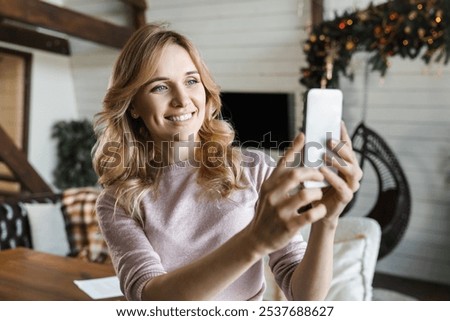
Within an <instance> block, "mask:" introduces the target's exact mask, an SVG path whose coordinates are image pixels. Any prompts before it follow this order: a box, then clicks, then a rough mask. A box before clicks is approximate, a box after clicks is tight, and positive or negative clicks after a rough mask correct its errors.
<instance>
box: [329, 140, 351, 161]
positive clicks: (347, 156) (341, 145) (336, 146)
mask: <svg viewBox="0 0 450 321" xmlns="http://www.w3.org/2000/svg"><path fill="white" fill-rule="evenodd" d="M328 144H329V148H330V149H328V150H327V153H332V154H335V155H338V156H339V157H341V158H343V159H344V160H346V161H348V162H352V163H353V162H357V161H358V160H357V159H356V155H355V153H354V152H353V150H352V148H351V145H348V144H346V143H345V142H344V141H342V140H331V141H330V142H329V143H328Z"/></svg>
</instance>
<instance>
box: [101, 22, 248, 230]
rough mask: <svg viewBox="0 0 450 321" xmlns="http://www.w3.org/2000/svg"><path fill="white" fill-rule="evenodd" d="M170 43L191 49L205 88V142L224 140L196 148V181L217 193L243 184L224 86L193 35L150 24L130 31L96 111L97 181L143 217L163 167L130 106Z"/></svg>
mask: <svg viewBox="0 0 450 321" xmlns="http://www.w3.org/2000/svg"><path fill="white" fill-rule="evenodd" d="M171 44H177V45H179V46H181V47H183V48H184V49H185V50H186V51H187V52H188V53H189V55H190V57H191V59H192V61H193V62H194V64H195V66H196V67H197V69H198V72H199V74H200V78H201V80H202V83H203V86H204V88H205V92H206V116H205V120H204V122H203V125H202V126H201V128H200V131H199V137H200V139H201V146H205V147H211V146H210V145H211V144H209V143H210V142H213V143H214V144H215V145H216V146H217V144H219V146H221V148H208V150H207V151H205V150H204V148H197V149H196V151H195V156H196V157H195V158H196V159H197V160H201V161H200V162H199V175H198V183H199V184H200V185H202V186H204V187H205V190H209V191H213V192H214V193H213V194H215V195H216V196H217V197H227V196H229V195H230V194H231V192H232V191H233V190H235V189H240V188H243V187H244V185H243V184H241V177H242V175H241V174H242V170H241V167H240V161H241V155H240V152H239V151H238V150H236V149H235V148H233V147H232V142H233V140H234V135H235V133H234V130H233V128H232V127H231V126H230V124H228V123H227V122H226V121H224V120H221V119H219V118H218V115H219V114H220V110H221V99H220V90H219V87H218V85H217V84H216V83H215V82H214V80H213V78H212V76H211V74H210V72H209V70H208V68H207V67H206V65H205V63H204V62H203V60H202V59H201V57H200V54H199V53H198V51H197V49H196V48H195V46H194V45H193V44H192V42H191V41H190V40H189V39H187V38H186V37H184V36H183V35H181V34H179V33H177V32H174V31H171V30H168V29H167V28H166V27H165V26H162V25H146V26H144V27H142V28H140V29H139V30H137V31H136V32H135V33H134V34H133V35H132V37H131V38H130V39H129V40H128V42H127V43H126V44H125V46H124V48H123V50H122V52H121V53H120V55H119V57H118V58H117V61H116V63H115V66H114V69H113V73H112V77H111V80H110V85H109V88H108V90H107V92H106V95H105V97H104V100H103V109H102V111H101V112H99V113H98V114H97V115H96V117H95V121H94V130H95V133H96V137H97V143H96V145H95V146H94V148H93V150H92V158H93V166H94V169H95V171H96V173H97V175H98V176H99V180H98V182H99V184H100V185H102V186H103V187H105V190H106V188H108V187H112V188H113V190H114V191H115V192H114V193H115V197H116V200H117V201H116V205H119V206H121V207H122V208H124V209H125V210H126V211H127V213H129V214H130V215H131V216H132V217H133V218H134V219H136V220H138V221H139V222H141V223H143V219H144V217H143V213H142V206H141V202H142V199H143V198H144V196H145V195H147V194H148V192H153V193H152V194H153V195H154V197H157V193H156V192H157V186H158V182H159V179H160V175H161V170H160V168H158V167H157V166H156V167H155V166H153V165H154V164H153V165H152V163H153V162H152V161H155V158H156V157H157V156H158V155H157V154H158V151H157V150H156V149H155V146H154V145H153V144H152V142H153V141H152V138H151V133H149V132H148V130H147V128H146V127H145V125H144V123H143V121H142V120H141V119H140V118H139V119H134V118H133V117H131V112H130V107H131V104H132V101H133V99H134V97H135V95H136V94H137V92H138V91H139V89H140V88H141V87H142V86H144V85H145V84H146V82H147V81H148V79H150V78H151V77H152V75H154V74H155V72H156V68H157V65H158V62H159V59H160V57H161V55H162V53H163V51H164V48H166V47H167V46H168V45H171ZM205 143H208V144H205ZM211 156H212V157H211ZM212 159H213V160H216V162H212V161H211V160H212ZM217 160H220V162H219V163H217ZM218 164H219V165H218Z"/></svg>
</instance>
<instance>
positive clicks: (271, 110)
mask: <svg viewBox="0 0 450 321" xmlns="http://www.w3.org/2000/svg"><path fill="white" fill-rule="evenodd" d="M221 98H222V116H223V118H224V119H225V120H228V121H229V122H230V123H231V124H232V125H233V127H234V129H235V130H236V139H235V140H236V143H237V144H239V145H244V146H251V147H259V148H266V149H270V148H272V149H273V148H278V149H284V148H285V147H287V146H288V145H289V142H290V141H291V140H292V138H293V137H292V136H293V134H294V133H293V132H294V131H295V129H294V126H293V124H294V119H293V117H294V99H293V94H290V93H230V92H224V93H222V94H221Z"/></svg>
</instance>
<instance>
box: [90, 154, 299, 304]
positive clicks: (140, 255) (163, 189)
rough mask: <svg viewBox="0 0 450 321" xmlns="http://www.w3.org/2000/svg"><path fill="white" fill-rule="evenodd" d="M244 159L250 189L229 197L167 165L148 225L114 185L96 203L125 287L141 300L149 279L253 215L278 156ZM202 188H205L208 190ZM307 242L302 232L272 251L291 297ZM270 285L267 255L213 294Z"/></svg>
mask: <svg viewBox="0 0 450 321" xmlns="http://www.w3.org/2000/svg"><path fill="white" fill-rule="evenodd" d="M249 155H251V157H250V158H249V157H246V158H245V164H243V167H244V177H245V179H246V180H247V181H248V183H249V188H247V189H245V190H240V191H236V192H234V193H232V194H231V196H230V197H229V198H227V199H223V200H220V201H219V200H213V201H212V200H208V199H207V198H205V197H202V188H201V187H200V186H199V185H198V184H197V183H196V177H197V169H196V168H195V167H193V166H191V165H190V164H189V162H187V161H186V162H181V163H176V164H173V165H170V166H168V167H165V168H164V169H163V175H162V181H161V182H160V185H159V189H158V197H157V198H156V199H154V198H153V197H152V196H151V195H148V196H147V197H145V199H144V202H143V208H144V213H145V214H144V215H145V226H144V227H143V228H142V227H141V225H140V224H139V223H137V222H135V221H134V220H133V219H132V218H130V216H129V215H127V214H126V213H125V212H124V210H123V209H122V208H120V207H118V208H117V210H116V213H115V215H113V212H114V204H115V199H114V197H113V196H112V192H111V191H108V190H107V191H106V193H105V194H103V195H102V196H101V197H99V199H98V201H97V215H98V219H99V223H100V228H101V230H102V233H103V236H104V238H105V240H106V242H107V244H108V247H109V250H110V254H111V258H112V261H113V264H114V267H115V269H116V271H117V274H118V277H119V279H120V284H121V288H122V292H123V293H124V294H125V296H126V298H127V299H128V300H140V299H141V294H142V289H143V287H144V285H145V283H146V282H147V281H148V280H150V279H151V278H153V277H155V276H158V275H161V274H164V273H167V272H170V271H172V270H174V269H177V268H179V267H181V266H184V265H186V264H188V263H189V262H191V261H194V260H197V259H199V258H200V257H202V256H204V255H205V254H207V253H208V252H211V251H213V250H214V249H216V248H217V247H219V246H220V245H221V244H223V243H224V242H226V241H227V240H228V239H229V238H231V237H232V236H233V235H235V234H236V233H237V232H239V231H241V230H242V229H243V228H244V227H246V226H247V225H248V224H249V223H250V221H251V220H252V218H253V216H254V215H255V207H256V203H257V200H258V193H259V190H260V188H261V184H262V183H263V182H264V180H265V179H267V177H268V176H269V175H270V173H271V172H272V170H273V169H274V163H273V160H270V158H268V156H266V154H264V153H262V152H259V151H252V152H251V154H249ZM203 194H204V192H203ZM305 248H306V243H305V242H304V241H303V239H302V238H301V236H300V235H298V237H296V238H295V239H293V240H292V241H291V243H290V244H289V245H288V246H286V247H285V248H283V249H281V250H279V251H276V252H274V253H272V254H271V255H270V256H269V257H270V259H269V265H270V267H271V269H272V271H273V273H274V275H275V280H276V281H277V283H278V284H279V286H280V287H281V289H282V290H283V292H284V293H285V295H286V296H287V297H288V298H289V299H290V298H291V295H290V278H291V274H292V272H293V269H294V268H295V266H296V265H297V264H298V263H299V262H300V261H301V260H302V258H303V255H304V252H305ZM264 290H265V282H264V266H263V260H260V261H259V262H258V263H256V264H254V265H253V266H252V267H251V268H250V269H248V270H247V271H246V272H245V273H244V274H242V275H241V276H240V277H239V278H238V279H237V280H236V281H235V282H234V283H232V284H231V285H230V286H229V287H228V288H226V289H224V290H223V291H222V292H220V293H219V294H218V295H217V296H216V297H215V298H214V300H261V299H262V297H263V293H264Z"/></svg>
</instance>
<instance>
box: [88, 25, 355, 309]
mask: <svg viewBox="0 0 450 321" xmlns="http://www.w3.org/2000/svg"><path fill="white" fill-rule="evenodd" d="M220 107H221V104H220V93H219V88H218V86H217V85H216V84H215V83H214V81H213V79H212V77H211V75H210V73H209V71H208V69H207V68H206V66H205V65H204V63H203V62H202V60H201V58H200V56H199V53H198V52H197V51H196V49H195V47H194V46H193V45H192V43H191V42H190V41H189V40H188V39H186V38H185V37H184V36H182V35H180V34H178V33H175V32H173V31H169V30H166V29H164V28H162V27H160V26H156V25H148V26H145V27H143V28H141V29H140V30H138V31H137V32H136V33H135V34H134V35H133V36H132V38H131V39H130V40H129V41H128V43H127V44H126V45H125V47H124V49H123V50H122V52H121V54H120V56H119V58H118V60H117V62H116V65H115V68H114V72H113V75H112V79H111V84H110V88H109V89H108V92H107V94H106V97H105V99H104V108H103V111H102V112H101V113H99V115H98V119H97V121H96V132H97V135H98V141H97V145H96V148H95V149H94V160H93V162H94V167H95V169H96V171H97V174H98V175H99V183H100V184H101V185H102V186H103V187H104V191H103V193H102V195H101V196H100V197H99V199H98V202H97V215H98V218H99V222H100V227H101V230H102V233H103V235H104V237H105V240H106V242H107V244H108V247H109V250H110V254H111V258H112V261H113V263H114V266H115V269H116V271H117V274H118V276H119V279H120V282H121V288H122V291H123V293H124V294H125V296H126V297H127V299H129V300H260V299H261V298H262V295H263V292H264V289H265V285H264V284H265V283H264V278H263V260H262V259H263V257H264V256H266V255H269V257H270V259H269V264H270V266H271V268H272V271H273V273H274V275H275V279H276V281H277V282H278V284H279V285H280V287H281V288H282V290H283V291H284V293H285V295H286V296H287V298H288V299H291V300H321V299H323V298H324V297H325V296H326V294H327V291H328V288H329V286H330V281H331V277H332V246H333V238H334V232H335V230H336V226H337V222H338V217H339V215H340V213H341V212H342V210H343V209H344V207H345V206H346V204H347V203H348V202H349V201H350V200H351V198H352V195H353V193H354V192H355V191H356V190H357V189H358V187H359V183H358V181H359V180H360V178H361V176H362V172H361V170H360V168H359V167H358V164H357V161H356V158H355V156H354V154H353V152H352V149H351V145H350V139H349V138H348V135H347V132H346V130H345V128H344V127H343V129H342V138H343V140H344V141H345V144H344V147H343V148H341V149H340V150H339V155H335V157H339V158H342V160H341V159H338V158H336V159H334V161H333V160H328V161H329V163H330V165H331V166H334V167H335V168H336V169H337V170H338V171H339V175H336V174H335V173H334V172H333V171H331V170H330V169H328V168H327V167H326V166H324V167H322V168H321V169H320V170H317V169H308V168H298V167H293V166H289V163H290V162H292V161H293V160H294V158H295V156H296V154H298V153H300V151H301V149H302V147H303V142H304V136H303V134H300V135H299V136H298V137H297V138H296V139H295V140H294V142H293V144H292V147H291V148H290V149H289V150H288V151H287V152H286V153H285V155H284V156H283V157H282V158H281V159H280V161H279V162H278V164H277V166H276V167H274V166H271V165H273V164H272V163H271V162H270V159H268V158H267V157H266V156H265V155H264V154H263V153H260V152H256V151H255V152H252V153H246V154H244V153H243V152H241V151H239V149H237V148H234V147H232V144H231V143H232V141H233V139H234V132H233V129H232V128H231V126H230V125H229V124H228V123H227V122H225V121H223V120H220V119H218V115H219V113H220ZM342 161H345V163H346V166H341V165H340V164H342ZM324 178H325V179H327V180H328V181H329V182H330V184H331V187H330V188H329V189H328V190H326V191H324V192H323V191H322V190H320V189H302V188H298V187H299V186H301V184H302V182H303V181H305V180H323V179H324ZM310 204H312V206H309V207H308V205H310ZM302 207H303V208H304V207H307V210H305V211H303V212H302V213H301V214H299V213H298V209H299V208H302ZM307 224H312V228H311V233H310V238H309V242H308V246H306V242H304V241H303V240H302V238H301V236H300V234H299V230H300V228H301V227H303V226H305V225H307Z"/></svg>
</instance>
